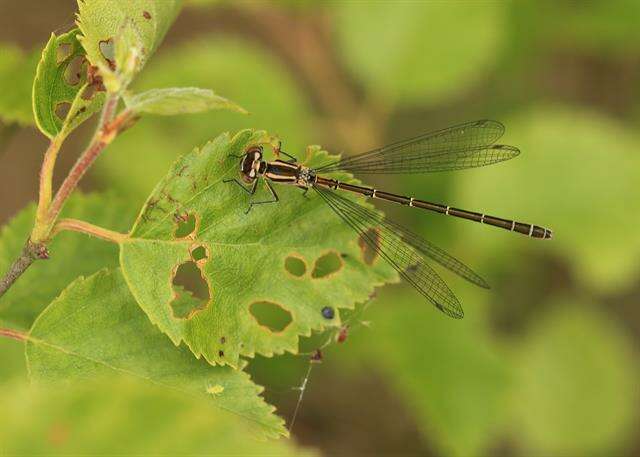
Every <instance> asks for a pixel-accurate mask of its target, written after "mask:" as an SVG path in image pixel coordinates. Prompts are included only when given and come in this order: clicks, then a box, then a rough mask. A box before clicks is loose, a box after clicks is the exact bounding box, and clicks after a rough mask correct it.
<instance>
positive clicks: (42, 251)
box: [0, 240, 49, 297]
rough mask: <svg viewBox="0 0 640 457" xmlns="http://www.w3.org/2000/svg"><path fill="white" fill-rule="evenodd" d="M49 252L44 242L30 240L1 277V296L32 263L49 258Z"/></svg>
mask: <svg viewBox="0 0 640 457" xmlns="http://www.w3.org/2000/svg"><path fill="white" fill-rule="evenodd" d="M48 258H49V252H48V251H47V248H46V246H45V245H44V244H43V243H32V242H31V241H30V240H28V241H27V242H26V244H25V246H24V248H22V252H21V253H20V256H19V257H18V258H17V259H16V260H15V261H14V262H13V264H12V265H11V267H9V271H7V273H6V274H5V275H4V277H3V278H2V279H0V297H2V296H3V295H4V293H5V292H6V291H7V290H8V289H9V288H10V287H11V286H12V285H13V283H14V282H16V280H17V279H18V278H19V277H20V276H21V275H22V274H23V273H24V272H25V271H27V268H29V267H30V266H31V264H32V263H33V262H34V261H35V260H38V259H48Z"/></svg>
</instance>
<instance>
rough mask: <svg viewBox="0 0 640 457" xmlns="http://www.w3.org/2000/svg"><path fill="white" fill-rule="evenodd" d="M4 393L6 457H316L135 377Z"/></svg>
mask: <svg viewBox="0 0 640 457" xmlns="http://www.w3.org/2000/svg"><path fill="white" fill-rule="evenodd" d="M0 344H1V342H0ZM16 346H17V345H16ZM23 359H24V356H23ZM2 387H3V389H2V392H1V393H0V404H2V406H3V411H2V412H3V413H2V415H0V442H1V443H2V451H3V455H16V456H17V455H67V456H69V455H86V456H89V455H92V456H97V455H104V456H107V455H112V456H113V455H120V456H125V455H139V456H143V455H144V456H151V455H158V456H159V455H164V456H170V455H174V456H187V455H194V456H195V455H236V456H244V455H252V456H258V455H273V456H282V457H286V456H300V457H301V456H309V457H311V456H314V455H316V454H315V453H314V452H312V451H311V450H308V449H303V448H300V447H299V446H296V445H295V443H294V441H293V440H268V441H260V440H254V439H251V438H250V437H248V434H249V433H248V432H250V430H248V428H247V425H246V424H245V423H244V422H243V421H242V420H241V419H238V418H237V417H233V416H231V415H230V414H225V413H223V412H222V411H219V410H215V409H214V408H211V406H210V405H207V404H206V403H204V402H202V401H201V400H200V399H199V398H191V397H188V396H185V395H182V394H181V393H180V392H175V391H171V390H168V389H162V388H161V387H158V386H152V385H149V384H148V383H144V382H143V381H136V380H133V379H131V378H124V377H123V378H120V377H118V378H116V379H113V377H109V378H107V379H99V380H92V381H90V382H82V383H79V384H77V385H74V386H72V387H71V388H68V389H57V388H55V387H50V388H47V387H43V386H39V387H34V386H29V385H27V384H26V383H18V382H12V383H7V384H4V385H3V386H2Z"/></svg>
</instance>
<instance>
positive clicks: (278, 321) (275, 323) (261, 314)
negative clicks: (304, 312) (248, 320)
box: [249, 301, 293, 332]
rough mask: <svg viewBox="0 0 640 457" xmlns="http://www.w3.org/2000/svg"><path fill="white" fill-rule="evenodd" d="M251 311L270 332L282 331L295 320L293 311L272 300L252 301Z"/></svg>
mask: <svg viewBox="0 0 640 457" xmlns="http://www.w3.org/2000/svg"><path fill="white" fill-rule="evenodd" d="M249 312H250V313H251V315H252V316H253V318H254V319H255V320H256V321H257V322H258V324H260V325H261V326H262V327H264V328H266V329H267V330H269V331H270V332H282V331H283V330H284V329H286V328H287V326H288V325H289V324H290V323H291V322H292V320H293V319H292V317H291V313H290V312H289V311H287V310H286V309H284V307H283V306H282V305H280V304H278V303H273V302H270V301H259V302H255V303H252V304H251V306H250V307H249Z"/></svg>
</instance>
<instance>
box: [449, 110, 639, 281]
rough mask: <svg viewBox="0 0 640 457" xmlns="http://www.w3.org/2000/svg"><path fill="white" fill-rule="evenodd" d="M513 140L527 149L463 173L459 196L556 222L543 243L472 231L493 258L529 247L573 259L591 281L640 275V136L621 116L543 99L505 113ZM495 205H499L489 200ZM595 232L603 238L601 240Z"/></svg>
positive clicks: (490, 210)
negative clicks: (538, 103)
mask: <svg viewBox="0 0 640 457" xmlns="http://www.w3.org/2000/svg"><path fill="white" fill-rule="evenodd" d="M505 122H506V123H507V125H508V126H509V130H508V133H507V135H506V141H507V142H508V143H511V144H517V145H518V147H520V149H521V150H522V151H523V152H522V154H521V156H520V157H518V158H517V159H515V160H513V161H512V162H509V163H508V164H506V163H505V164H501V165H495V166H492V167H489V168H487V169H484V170H477V171H470V172H465V173H461V175H463V176H464V179H460V180H459V181H457V189H458V192H457V196H456V197H455V204H457V205H463V204H464V205H465V206H469V207H471V208H475V209H476V210H479V211H482V212H485V213H487V214H496V215H500V214H509V215H512V216H513V217H514V218H516V219H517V220H525V221H528V220H530V221H534V222H536V223H539V224H542V225H547V226H550V227H552V228H553V230H554V239H553V240H552V241H551V242H548V243H536V241H533V242H531V240H524V239H521V238H518V237H505V236H503V235H504V234H503V233H494V232H490V231H488V230H482V229H483V228H482V227H467V226H466V225H465V226H462V224H456V225H454V228H455V229H458V230H460V231H463V230H464V231H472V232H474V235H476V234H477V238H474V244H475V245H476V249H477V251H478V252H476V254H477V255H478V256H482V257H485V260H486V261H485V263H486V264H489V263H493V264H494V265H495V264H496V257H497V259H498V262H500V263H505V264H507V263H510V264H513V262H517V261H518V259H517V257H521V256H522V253H523V252H522V250H523V249H524V248H525V244H529V243H531V244H535V246H531V245H530V246H526V249H528V250H532V249H536V250H547V251H549V252H553V253H555V254H557V255H559V256H562V257H563V258H566V259H570V264H571V266H572V267H573V269H574V270H575V273H576V276H577V277H578V279H580V280H581V281H582V282H583V285H584V286H585V287H587V289H591V290H594V291H595V290H604V291H613V290H617V289H620V288H623V287H628V286H629V285H631V283H632V282H635V281H637V279H638V273H639V272H640V257H638V253H639V252H640V238H639V237H638V236H636V232H637V229H636V225H637V224H636V222H638V221H640V218H639V217H638V214H640V198H636V197H634V195H636V194H638V195H640V194H639V191H640V188H638V186H637V183H638V182H639V181H640V156H638V155H637V154H630V151H635V150H638V149H639V148H640V137H639V136H638V135H637V134H635V133H634V132H631V131H629V130H627V129H625V128H624V127H623V126H622V125H620V124H619V123H618V122H615V121H613V120H611V119H608V118H605V117H603V116H599V115H597V114H594V113H590V112H588V111H580V112H578V111H571V110H568V109H566V108H560V107H557V106H551V107H549V106H547V107H538V108H535V109H532V110H531V111H527V112H524V113H521V114H519V115H518V116H516V117H514V118H513V119H511V120H509V119H507V120H505ZM489 205H491V206H489ZM594 240H597V241H596V242H594Z"/></svg>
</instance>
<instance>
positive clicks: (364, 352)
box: [332, 273, 512, 457]
mask: <svg viewBox="0 0 640 457" xmlns="http://www.w3.org/2000/svg"><path fill="white" fill-rule="evenodd" d="M443 278H446V279H447V282H450V285H451V286H454V285H455V286H456V287H452V288H453V290H455V292H456V294H457V295H459V296H460V298H461V301H462V303H463V305H464V304H466V305H467V307H466V310H467V313H466V314H465V318H464V319H463V320H454V319H449V318H447V317H445V316H443V315H441V314H440V313H438V312H437V311H436V310H435V309H434V308H433V307H432V306H430V305H429V304H428V303H426V302H425V301H424V300H423V299H422V297H421V296H420V295H419V294H417V293H416V292H415V291H414V290H412V289H410V287H408V286H407V285H403V286H402V287H396V286H394V287H389V288H387V289H385V290H383V291H382V293H381V294H380V296H379V298H377V299H376V300H375V301H374V302H373V303H372V304H371V306H370V308H368V309H367V312H366V313H365V314H364V315H363V316H362V317H361V318H359V319H357V320H356V321H355V323H353V324H352V325H353V326H355V327H359V323H360V322H361V321H363V320H364V321H366V322H368V323H369V324H368V325H367V326H365V327H364V328H359V329H358V331H354V332H352V334H350V335H349V339H348V340H347V345H346V347H345V348H344V349H345V350H344V351H335V352H334V353H333V354H332V355H333V356H339V357H340V361H341V362H342V364H341V369H343V370H351V371H353V370H357V371H356V372H355V374H354V375H356V376H357V375H360V376H369V373H370V371H371V369H372V367H375V369H376V370H377V371H378V373H379V374H380V376H381V378H382V379H384V380H386V381H387V382H388V384H389V386H390V387H391V388H393V389H394V390H395V392H397V394H398V396H399V397H400V398H401V399H402V400H404V404H405V405H406V408H408V409H409V410H410V411H411V412H412V413H413V415H414V416H415V418H416V422H417V424H418V426H419V430H420V432H421V433H422V434H423V436H425V438H426V440H427V441H428V442H429V443H430V444H431V445H433V446H434V447H435V450H437V452H435V454H436V455H459V456H465V457H466V456H474V455H489V454H490V453H489V452H488V449H489V446H490V445H491V444H492V440H493V438H494V437H495V434H496V433H497V432H498V431H499V430H500V427H501V425H503V423H504V421H505V420H506V414H507V409H506V406H507V398H508V394H509V387H510V385H511V381H512V373H511V369H510V366H509V365H508V363H507V362H506V360H505V357H504V354H503V353H502V351H501V350H500V347H499V346H498V345H496V344H495V342H494V341H493V340H492V338H491V337H490V328H489V326H488V324H487V323H486V322H484V321H483V318H482V316H483V315H484V314H485V313H484V312H483V308H486V306H480V305H481V304H482V303H485V302H486V301H487V298H489V296H490V292H489V293H488V292H486V291H484V290H480V289H477V288H473V287H472V286H469V285H468V284H465V283H464V282H463V281H462V280H458V279H454V278H450V277H449V276H447V275H446V273H445V274H443ZM458 286H459V287H458ZM470 308H472V309H473V310H472V311H471V310H470ZM368 327H371V329H370V330H369V329H368ZM345 362H346V363H345Z"/></svg>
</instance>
